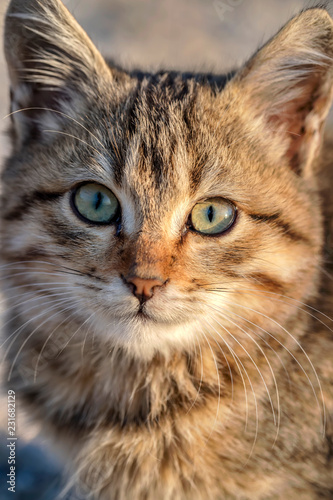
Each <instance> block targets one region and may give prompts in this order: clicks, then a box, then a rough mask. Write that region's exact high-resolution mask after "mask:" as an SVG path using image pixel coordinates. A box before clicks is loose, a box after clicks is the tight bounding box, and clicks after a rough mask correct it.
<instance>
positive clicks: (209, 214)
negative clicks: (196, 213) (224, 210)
mask: <svg viewBox="0 0 333 500" xmlns="http://www.w3.org/2000/svg"><path fill="white" fill-rule="evenodd" d="M207 217H208V220H209V222H212V220H213V219H214V207H213V206H212V205H210V207H209V208H208V210H207Z"/></svg>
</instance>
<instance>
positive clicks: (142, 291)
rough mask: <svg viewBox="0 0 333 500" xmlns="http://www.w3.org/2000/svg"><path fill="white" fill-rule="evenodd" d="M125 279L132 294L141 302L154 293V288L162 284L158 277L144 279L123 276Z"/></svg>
mask: <svg viewBox="0 0 333 500" xmlns="http://www.w3.org/2000/svg"><path fill="white" fill-rule="evenodd" d="M125 281H126V283H128V284H130V286H131V288H132V291H133V294H134V295H135V296H136V297H137V298H138V299H139V300H140V301H142V302H145V301H146V300H149V299H151V298H152V296H153V295H154V289H155V288H156V287H161V286H162V285H163V284H164V281H163V280H161V279H159V278H156V279H145V278H138V277H137V276H131V277H129V278H125Z"/></svg>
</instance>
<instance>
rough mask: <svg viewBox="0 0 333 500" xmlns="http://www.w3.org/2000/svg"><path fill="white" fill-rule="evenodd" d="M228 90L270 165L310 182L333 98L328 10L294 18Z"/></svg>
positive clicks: (331, 30)
mask: <svg viewBox="0 0 333 500" xmlns="http://www.w3.org/2000/svg"><path fill="white" fill-rule="evenodd" d="M230 88H231V89H234V90H235V92H234V95H235V96H236V98H235V102H239V105H240V109H241V115H242V121H243V123H248V124H250V126H251V134H253V136H256V140H258V139H259V141H260V148H261V150H263V151H266V152H267V154H269V155H270V160H269V163H272V164H274V163H275V164H276V165H281V164H286V165H288V166H289V167H290V168H291V169H292V170H293V171H294V172H295V173H297V174H299V175H301V176H303V177H304V178H309V179H311V178H312V175H313V172H314V168H316V161H315V160H316V159H317V158H318V155H319V152H320V148H321V144H322V140H323V130H324V123H325V119H326V117H327V114H328V112H329V109H330V106H331V103H332V99H333V21H332V19H331V17H330V16H329V14H328V13H327V11H326V10H325V9H322V8H314V9H308V10H305V11H304V12H302V13H301V14H299V15H298V16H296V17H294V18H293V19H292V20H291V21H290V22H289V23H287V24H286V26H284V28H283V29H282V30H281V31H280V32H279V33H278V34H277V35H276V36H275V37H273V38H272V39H271V40H270V41H269V42H267V43H266V44H265V45H264V47H262V48H261V49H260V50H259V51H258V52H257V53H256V54H255V55H254V56H253V57H252V58H251V59H250V60H249V61H248V62H247V63H246V64H245V66H244V67H243V68H241V70H240V71H239V72H238V73H237V74H236V76H235V78H234V79H233V80H232V81H231V82H230Z"/></svg>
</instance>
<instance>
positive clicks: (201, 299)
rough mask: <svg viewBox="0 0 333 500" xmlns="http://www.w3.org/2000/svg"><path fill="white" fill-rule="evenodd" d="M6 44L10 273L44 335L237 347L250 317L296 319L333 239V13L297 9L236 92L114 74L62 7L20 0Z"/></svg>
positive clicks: (130, 345)
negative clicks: (328, 213) (332, 223)
mask: <svg viewBox="0 0 333 500" xmlns="http://www.w3.org/2000/svg"><path fill="white" fill-rule="evenodd" d="M5 50H6V58H7V61H8V67H9V74H10V79H11V111H12V114H11V120H12V137H13V153H12V156H11V157H10V159H9V160H8V161H7V164H6V166H5V169H4V173H3V195H2V208H1V217H2V250H1V253H2V261H3V264H4V265H5V267H4V277H3V281H4V283H5V286H6V288H7V294H8V295H9V296H11V297H13V299H12V300H13V301H14V300H15V301H16V303H19V304H20V305H19V306H18V307H19V309H20V311H21V314H23V315H24V317H25V318H26V320H27V321H28V320H29V319H30V320H31V322H32V324H34V326H35V327H36V328H37V330H36V331H39V330H41V331H43V330H44V329H45V326H46V325H48V323H50V325H51V326H52V328H57V327H59V325H60V324H62V325H66V324H68V323H70V322H73V324H75V325H77V326H75V328H74V329H73V330H75V335H76V338H81V337H82V338H83V337H84V336H85V335H86V333H87V329H88V330H89V331H91V332H92V334H93V335H95V337H96V338H97V339H99V340H100V342H104V343H106V344H107V345H109V346H112V345H119V346H121V347H124V348H126V349H128V350H129V351H130V352H132V353H134V354H136V355H139V356H151V355H153V354H154V353H155V352H162V353H166V352H169V351H170V350H172V349H173V348H176V349H179V348H187V347H189V348H191V346H192V345H195V344H196V342H197V341H198V340H202V341H203V342H205V341H206V340H205V339H208V338H210V337H213V338H214V339H215V340H217V341H220V338H221V337H223V338H224V339H226V341H227V342H229V343H230V345H233V346H235V345H236V342H237V338H236V339H234V338H233V337H232V336H231V337H230V334H229V333H228V332H230V331H233V332H235V331H236V330H237V329H238V331H239V334H240V335H242V333H241V330H240V328H241V327H242V325H243V326H244V324H245V323H244V322H245V321H246V322H247V323H246V324H247V326H248V325H249V323H248V322H249V321H250V322H252V324H253V325H258V327H260V328H261V329H262V331H265V330H266V329H270V328H271V329H272V328H273V329H274V325H272V324H271V323H269V320H268V319H266V318H268V317H270V318H273V320H274V321H278V322H279V323H281V324H282V325H287V324H288V321H289V320H291V319H292V318H293V317H294V316H296V315H297V314H298V312H297V307H298V302H297V301H306V300H307V299H308V297H310V296H311V295H312V294H314V293H315V292H316V287H317V275H318V267H319V264H320V253H321V244H322V229H321V225H322V224H321V215H320V209H319V202H318V198H317V194H316V180H315V176H316V169H317V163H318V162H317V157H318V154H319V150H320V146H321V142H322V129H323V124H324V121H325V118H326V115H327V113H328V111H329V107H330V103H331V97H332V77H333V23H332V20H331V18H330V17H329V15H328V14H327V12H326V11H325V10H321V9H312V10H307V11H305V12H303V13H301V14H300V15H298V16H296V17H295V18H294V19H293V20H292V21H290V22H289V23H288V24H287V25H286V27H284V28H283V29H282V30H281V31H280V32H279V33H278V34H277V35H276V37H274V38H273V39H272V40H270V41H269V42H268V43H267V44H266V45H265V46H264V47H263V48H262V49H261V50H260V51H258V52H257V54H255V55H254V56H253V58H251V60H250V61H249V62H248V63H247V64H245V65H244V66H243V67H242V68H241V69H240V70H239V71H238V72H237V73H236V74H235V75H233V76H232V78H231V77H230V78H229V79H227V82H226V84H225V85H224V86H223V88H221V87H222V85H220V84H219V83H218V82H219V81H218V80H217V83H216V85H215V84H211V83H208V79H207V80H205V79H204V78H196V77H189V76H186V77H185V76H182V75H181V74H179V75H177V74H175V73H167V72H160V73H158V74H157V75H141V76H138V75H135V74H129V73H127V72H125V71H122V70H120V69H119V68H115V67H112V66H111V67H109V66H108V65H107V64H106V63H105V61H104V59H103V58H102V56H101V55H100V54H99V52H98V51H97V49H96V48H95V47H94V45H93V44H92V42H91V41H90V40H89V38H88V37H87V35H86V34H85V33H84V31H83V30H82V29H81V28H80V27H79V26H78V24H77V23H76V21H75V20H74V19H73V18H72V16H71V15H70V14H69V13H68V11H67V10H66V8H65V7H64V6H63V5H62V3H61V2H60V1H59V0H45V1H43V2H39V1H37V0H24V1H23V0H13V1H12V2H11V3H10V6H9V9H8V12H7V17H6V31H5ZM228 80H229V81H228ZM17 287H18V288H17ZM20 287H21V289H20ZM17 290H22V295H21V296H20V295H18V294H17ZM20 293H21V292H20ZM14 297H15V299H14ZM38 297H39V298H38ZM286 297H290V298H292V299H293V300H289V299H288V300H287V299H286ZM34 301H35V302H34ZM36 304H38V309H37V310H36ZM41 311H42V312H41ZM38 313H40V314H38ZM236 325H237V326H236ZM252 328H256V327H255V326H253V327H252ZM49 330H50V329H49V328H48V332H49Z"/></svg>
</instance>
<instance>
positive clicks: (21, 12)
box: [5, 0, 112, 145]
mask: <svg viewBox="0 0 333 500" xmlns="http://www.w3.org/2000/svg"><path fill="white" fill-rule="evenodd" d="M5 55H6V59H7V63H8V70H9V76H10V80H11V97H12V111H18V110H20V109H23V108H30V109H29V110H27V111H26V112H19V113H15V115H13V121H14V125H15V135H16V138H17V142H18V143H19V144H20V145H22V144H23V143H25V142H26V141H29V140H30V139H31V137H32V136H34V137H36V136H37V137H38V136H40V135H41V129H42V128H41V126H40V122H41V121H42V120H43V118H45V113H49V117H48V121H49V122H50V120H51V121H52V120H53V122H56V121H57V120H58V121H59V119H60V116H61V115H60V114H58V116H53V118H51V116H50V110H51V109H52V110H58V111H63V112H65V111H66V113H72V114H75V112H76V110H78V109H80V103H79V101H80V100H81V101H84V100H89V99H90V98H91V99H92V98H93V97H94V96H95V95H96V94H98V92H99V89H100V87H101V86H102V85H103V82H105V81H107V80H110V79H111V76H112V75H111V72H110V69H109V68H108V66H107V65H106V63H105V61H104V59H103V57H102V56H101V55H100V53H99V52H98V50H97V49H96V48H95V46H94V45H93V43H92V42H91V40H90V39H89V37H88V36H87V35H86V33H85V32H84V30H83V29H82V28H81V27H80V26H79V25H78V23H77V22H76V21H75V19H74V18H73V17H72V15H71V14H70V13H69V12H68V10H67V9H66V8H65V7H64V5H63V4H62V2H61V1H60V0H40V1H39V0H12V1H11V2H10V4H9V7H8V11H7V15H6V22H5ZM32 108H34V109H32ZM37 108H39V109H37ZM41 108H45V109H46V108H48V110H49V111H45V113H44V116H43V112H42V110H41Z"/></svg>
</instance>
